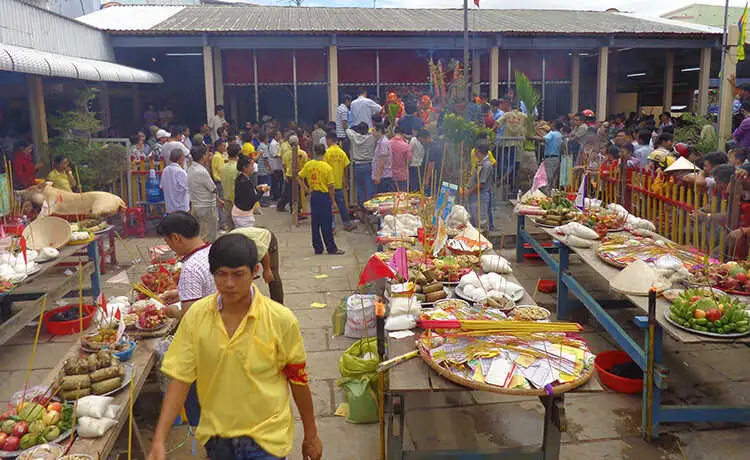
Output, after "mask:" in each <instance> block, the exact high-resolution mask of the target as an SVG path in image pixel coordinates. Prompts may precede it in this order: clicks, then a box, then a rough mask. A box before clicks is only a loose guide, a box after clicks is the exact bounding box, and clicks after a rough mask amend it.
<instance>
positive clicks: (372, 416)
mask: <svg viewBox="0 0 750 460" xmlns="http://www.w3.org/2000/svg"><path fill="white" fill-rule="evenodd" d="M341 387H342V388H343V389H344V392H345V393H346V402H347V403H348V404H349V414H348V415H347V416H346V421H347V422H349V423H375V422H377V421H378V420H379V417H380V414H379V412H378V396H377V395H376V394H375V392H374V391H373V390H372V386H371V385H370V382H369V381H368V380H367V379H366V378H362V379H361V380H355V379H346V380H344V381H343V382H341Z"/></svg>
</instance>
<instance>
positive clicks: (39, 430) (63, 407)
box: [0, 401, 73, 458]
mask: <svg viewBox="0 0 750 460" xmlns="http://www.w3.org/2000/svg"><path fill="white" fill-rule="evenodd" d="M72 432H73V405H72V404H67V403H66V404H63V403H59V402H47V403H46V405H42V404H39V403H36V402H30V401H27V402H24V403H21V404H19V405H18V406H16V407H14V408H11V409H9V410H7V411H5V412H3V413H2V415H0V458H14V457H19V456H24V455H25V454H27V453H30V452H31V450H32V449H33V448H35V447H36V446H39V445H42V444H44V445H46V444H48V443H57V442H60V441H62V440H64V439H65V438H67V437H69V436H70V435H71V433H72ZM30 458H46V457H30ZM52 458H57V457H52Z"/></svg>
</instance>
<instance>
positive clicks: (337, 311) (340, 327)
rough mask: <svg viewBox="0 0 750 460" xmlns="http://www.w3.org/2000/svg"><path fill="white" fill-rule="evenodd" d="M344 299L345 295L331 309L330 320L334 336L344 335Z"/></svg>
mask: <svg viewBox="0 0 750 460" xmlns="http://www.w3.org/2000/svg"><path fill="white" fill-rule="evenodd" d="M346 299H347V297H344V298H343V299H341V302H339V304H338V305H336V308H334V309H333V315H332V318H331V321H332V322H333V336H334V337H339V336H341V335H344V328H345V327H346Z"/></svg>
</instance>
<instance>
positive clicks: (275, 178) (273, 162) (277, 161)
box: [268, 131, 284, 200]
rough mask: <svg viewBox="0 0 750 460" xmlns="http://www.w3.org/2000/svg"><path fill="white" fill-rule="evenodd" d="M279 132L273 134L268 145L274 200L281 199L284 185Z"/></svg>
mask: <svg viewBox="0 0 750 460" xmlns="http://www.w3.org/2000/svg"><path fill="white" fill-rule="evenodd" d="M279 141H281V132H280V131H276V132H274V133H273V139H272V140H271V143H270V144H269V145H268V155H269V163H270V166H271V197H272V198H273V199H274V200H278V199H279V198H281V192H282V188H283V185H284V167H283V165H282V163H281V143H280V142H279Z"/></svg>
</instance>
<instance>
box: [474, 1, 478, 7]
mask: <svg viewBox="0 0 750 460" xmlns="http://www.w3.org/2000/svg"><path fill="white" fill-rule="evenodd" d="M474 4H475V5H476V6H477V8H479V0H474Z"/></svg>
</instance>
